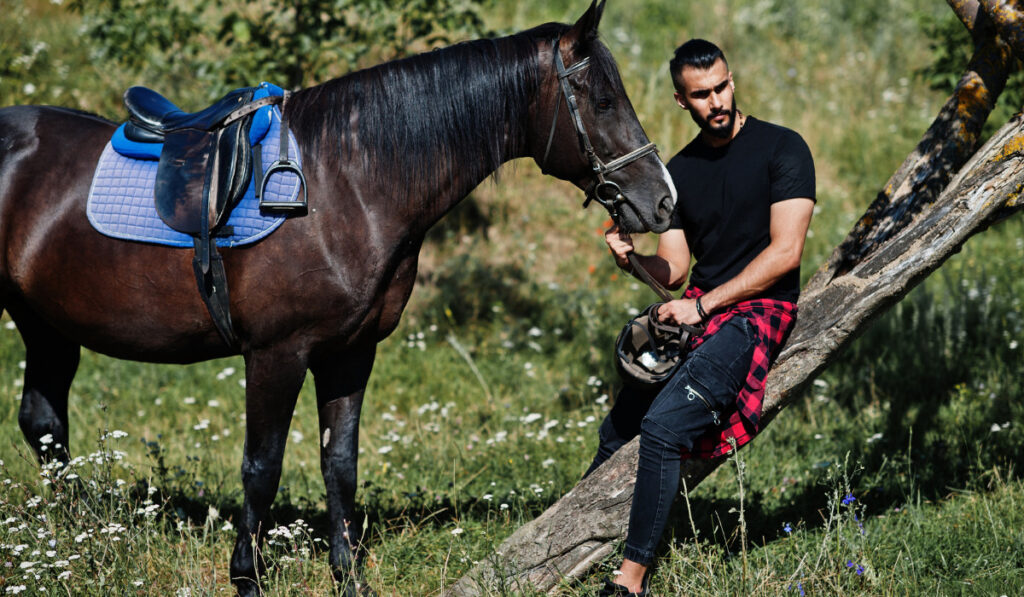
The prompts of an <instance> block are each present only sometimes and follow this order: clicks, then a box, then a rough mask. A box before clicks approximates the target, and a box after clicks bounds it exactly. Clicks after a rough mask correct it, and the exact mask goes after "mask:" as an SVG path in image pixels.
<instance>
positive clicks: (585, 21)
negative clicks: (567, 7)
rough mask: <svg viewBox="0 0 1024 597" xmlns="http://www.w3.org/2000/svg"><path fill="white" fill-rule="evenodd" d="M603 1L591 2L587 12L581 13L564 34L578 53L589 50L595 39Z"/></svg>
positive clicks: (595, 0)
mask: <svg viewBox="0 0 1024 597" xmlns="http://www.w3.org/2000/svg"><path fill="white" fill-rule="evenodd" d="M605 1H606V0H601V2H600V3H598V1H597V0H593V1H592V2H591V3H590V8H588V9H587V12H585V13H583V16H582V17H580V19H579V20H578V21H576V24H575V25H573V26H572V28H570V29H569V31H568V32H567V33H566V34H565V37H566V38H567V39H569V40H570V41H571V42H572V43H573V45H574V46H575V48H576V50H577V51H578V52H586V51H587V50H589V49H590V45H591V44H593V43H594V41H595V40H596V39H597V27H598V25H600V24H601V15H603V14H604V5H605Z"/></svg>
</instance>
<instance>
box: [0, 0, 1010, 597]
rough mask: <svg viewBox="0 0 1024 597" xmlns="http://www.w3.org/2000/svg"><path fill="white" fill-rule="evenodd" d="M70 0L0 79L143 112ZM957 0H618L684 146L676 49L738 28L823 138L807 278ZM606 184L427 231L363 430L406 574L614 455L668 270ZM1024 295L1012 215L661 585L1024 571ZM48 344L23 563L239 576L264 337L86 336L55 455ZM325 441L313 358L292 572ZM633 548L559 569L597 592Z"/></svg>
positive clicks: (706, 505) (4, 481)
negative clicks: (68, 433)
mask: <svg viewBox="0 0 1024 597" xmlns="http://www.w3.org/2000/svg"><path fill="white" fill-rule="evenodd" d="M59 4H60V3H59V2H56V3H54V2H44V1H42V0H12V4H11V6H10V9H9V10H8V8H7V7H6V5H5V13H6V15H5V18H4V20H3V21H0V58H2V59H3V60H4V62H0V105H9V104H13V103H26V102H34V103H59V104H61V105H67V106H71V107H77V108H82V109H88V110H93V111H98V112H101V113H103V114H104V115H107V116H109V117H111V118H117V119H120V118H123V114H121V113H120V112H119V111H118V110H119V108H118V106H117V98H118V97H119V95H120V92H121V90H122V89H123V87H125V86H127V84H130V83H131V82H132V81H130V79H131V77H130V75H129V74H126V73H124V72H120V71H118V70H117V69H113V68H104V66H103V64H101V63H96V62H95V60H94V58H95V57H94V56H92V55H91V54H90V53H89V48H88V44H87V42H86V41H83V40H80V39H77V37H76V36H75V35H73V32H74V31H75V28H76V27H77V26H78V22H79V21H78V17H77V16H75V15H70V14H69V13H67V11H66V10H65V8H64V7H62V6H60V5H59ZM584 8H585V6H584V3H583V2H568V1H566V0H553V1H549V2H544V3H541V2H533V1H529V2H518V3H502V4H501V5H500V6H492V7H491V8H490V9H489V10H490V11H491V12H490V13H489V15H488V18H487V23H488V26H490V27H492V28H494V29H498V30H509V31H512V30H517V29H521V28H524V27H527V26H530V25H533V24H537V23H540V22H544V21H548V20H561V21H567V20H572V19H574V18H575V17H576V16H577V15H578V13H581V12H582V10H583V9H584ZM946 13H950V11H949V9H948V8H947V7H946V4H945V3H944V2H941V1H938V0H908V1H896V0H870V1H865V2H860V3H848V2H844V1H842V0H809V1H808V2H803V3H790V2H783V1H782V0H757V1H755V0H749V1H739V0H725V1H723V2H720V3H718V4H715V5H709V6H698V5H686V6H681V5H680V4H679V3H676V2H670V1H669V0H645V1H643V2H633V3H626V2H622V1H616V0H611V2H610V5H609V8H608V14H606V17H605V23H604V25H603V36H604V38H605V41H606V43H607V44H608V45H609V47H610V48H611V49H612V51H613V53H614V54H615V55H616V58H617V59H618V61H619V64H620V69H621V71H622V74H623V78H624V80H625V83H626V87H627V90H628V91H629V93H630V95H631V98H632V100H633V102H634V105H635V106H636V108H637V112H638V114H639V115H640V118H641V121H642V122H643V123H644V125H645V127H646V129H647V131H648V134H649V135H650V136H651V138H652V140H654V141H655V142H657V143H658V145H659V146H660V147H661V148H662V156H663V158H666V159H667V158H668V157H669V156H670V155H671V154H672V153H673V152H674V151H676V150H677V149H678V148H679V147H681V146H682V144H683V143H684V142H685V141H686V140H688V139H689V138H690V137H692V136H693V135H694V134H695V130H696V129H695V127H694V126H693V125H692V123H691V122H690V121H689V118H688V117H686V116H685V114H683V113H682V112H681V111H679V110H678V108H675V106H674V104H673V102H672V96H671V86H670V83H669V81H668V79H667V76H666V62H667V57H668V56H669V55H670V53H671V51H672V49H674V48H675V46H676V45H678V43H680V42H682V41H684V40H685V39H686V38H688V37H690V36H694V35H699V36H703V37H707V38H709V39H712V40H715V41H718V42H720V43H721V44H722V45H723V47H724V49H725V50H726V53H727V55H728V56H729V58H730V65H731V66H732V69H733V71H734V73H735V75H736V81H737V87H738V90H737V97H738V101H739V103H740V108H741V109H743V110H744V111H746V112H747V113H750V114H753V115H755V116H758V117H761V118H764V119H766V120H771V121H775V122H778V123H780V124H784V125H787V126H790V127H792V128H794V129H796V130H798V131H799V132H801V133H802V134H803V135H804V137H805V138H806V139H807V141H808V143H809V145H810V146H811V148H812V151H813V152H814V156H815V160H816V165H817V169H818V192H819V202H818V209H817V213H816V216H815V220H814V222H813V223H812V236H811V238H810V241H809V244H808V247H807V250H806V253H805V258H804V266H803V273H804V276H805V278H806V277H807V276H809V274H810V273H811V272H813V270H814V269H815V268H816V267H817V265H818V264H820V263H821V262H822V261H823V260H824V259H825V258H826V257H827V255H828V254H829V252H830V251H831V248H832V247H833V246H834V245H835V244H837V243H838V242H839V241H840V240H841V239H842V238H843V237H844V236H845V234H846V233H847V232H848V230H849V228H850V227H851V225H852V224H853V222H854V221H855V219H856V218H857V217H858V216H859V215H860V214H861V212H862V211H863V210H864V209H865V208H866V207H867V205H868V204H869V203H870V201H871V200H872V199H873V198H874V195H875V193H877V191H878V189H880V188H881V186H882V185H883V184H884V183H885V181H886V180H887V178H888V176H889V175H890V174H891V172H892V171H893V170H894V169H895V168H896V167H897V166H898V165H899V163H900V162H901V161H902V159H903V157H904V156H905V155H906V154H907V153H908V152H909V151H910V150H911V149H912V148H913V147H914V145H915V144H916V143H917V141H918V139H919V137H920V135H921V134H922V133H923V131H924V130H925V129H926V128H927V126H928V124H929V123H930V122H931V119H932V118H933V117H934V115H935V114H936V112H937V111H938V108H939V106H940V105H941V104H942V102H943V101H944V99H945V97H944V92H943V91H936V90H933V89H931V88H930V87H929V85H928V83H927V81H925V80H924V78H923V77H922V76H920V75H918V74H917V73H919V72H920V71H921V69H923V68H924V67H926V66H927V65H928V64H929V62H930V59H931V56H932V50H931V48H930V46H929V40H928V39H927V37H926V36H925V34H924V33H923V32H924V30H925V28H926V27H927V24H928V23H930V22H933V21H935V20H936V19H943V18H947V16H946ZM950 14H951V13H950ZM147 83H149V84H150V85H151V86H153V87H157V88H160V87H161V85H160V81H159V80H153V81H147ZM243 83H247V82H240V83H239V84H243ZM184 99H188V98H184ZM183 103H186V104H187V102H185V101H183ZM1017 108H1019V106H1018V107H1013V106H1003V107H1001V108H1000V109H999V111H998V113H997V115H996V116H994V118H1002V119H1004V120H1005V118H1006V117H1007V115H1008V114H1010V113H1012V112H1013V111H1015V110H1016V109H1017ZM581 199H582V198H581V197H580V196H579V193H578V192H577V191H576V190H575V189H574V188H573V187H570V186H569V185H567V184H566V183H562V182H559V181H555V180H553V179H548V178H544V177H543V176H541V175H540V173H539V172H538V171H537V168H536V167H535V166H534V165H533V164H531V163H525V162H524V163H521V164H516V165H512V166H511V167H509V168H506V171H504V172H503V173H502V177H501V181H500V183H499V184H497V185H495V184H493V183H491V182H488V183H485V184H484V185H482V186H481V187H480V188H479V189H478V190H477V191H476V192H474V194H473V195H472V196H471V197H470V198H469V199H467V200H466V201H465V202H464V203H463V204H461V205H460V207H459V208H457V209H456V210H455V212H453V213H452V214H450V215H449V216H448V217H447V218H446V219H445V220H444V221H442V223H441V224H440V225H439V226H438V227H437V229H435V230H434V231H433V232H432V235H431V238H430V240H429V242H428V245H427V246H426V247H425V249H424V252H423V259H422V267H421V272H420V278H421V279H420V283H419V285H418V287H417V290H416V291H415V292H414V294H413V297H412V300H411V303H410V305H409V308H408V310H407V311H406V314H405V316H404V318H403V321H402V324H401V326H400V328H399V330H398V331H397V332H396V333H395V334H394V335H393V336H392V337H391V338H389V339H388V340H386V341H385V342H383V343H382V344H381V345H380V350H379V356H378V360H377V364H376V367H375V370H374V375H373V377H372V378H371V382H370V386H369V389H368V394H367V396H368V397H367V401H366V405H365V407H364V412H363V418H362V424H361V430H360V451H361V460H360V472H359V480H360V481H359V482H360V490H359V493H358V497H357V499H358V501H359V503H360V504H361V506H362V508H363V510H364V512H365V523H364V526H365V534H364V541H365V543H366V546H367V549H368V559H367V561H366V562H365V566H364V573H365V576H366V578H367V580H368V581H369V582H370V583H371V584H372V585H373V586H374V587H375V588H376V589H377V590H378V591H379V592H380V593H381V594H382V595H401V596H407V595H411V596H418V595H436V594H438V593H439V592H440V591H441V590H442V589H444V588H445V587H446V586H448V585H450V584H451V583H452V582H453V581H454V580H455V579H457V578H459V577H460V576H461V575H462V574H463V573H464V572H466V571H467V570H469V568H470V567H471V566H472V565H473V563H474V562H478V561H484V560H486V559H487V558H488V557H489V554H490V553H491V551H492V550H493V548H494V547H495V546H497V545H498V544H499V543H500V542H501V541H502V540H503V539H504V538H505V537H507V536H508V535H509V534H510V533H511V532H512V531H513V530H514V529H515V528H517V527H518V526H519V525H520V524H522V523H523V522H525V521H527V520H529V519H531V518H533V517H534V516H536V515H537V514H539V513H540V512H542V511H543V510H544V509H545V508H547V507H548V506H549V505H550V504H551V503H553V502H554V501H555V500H557V499H558V497H559V496H561V495H562V494H564V493H565V492H566V491H568V490H569V489H570V488H571V487H572V486H573V485H574V484H575V482H576V481H577V480H578V478H579V476H580V475H581V474H582V472H583V471H584V470H585V469H586V467H587V465H588V464H589V462H590V459H591V456H592V454H593V450H594V448H595V446H596V432H597V426H598V425H599V423H600V421H601V419H602V417H603V416H604V414H605V412H606V411H607V410H608V408H609V407H610V403H611V401H612V400H613V399H614V395H615V390H616V389H617V385H618V381H617V379H616V376H615V372H614V368H613V366H612V362H611V356H610V355H611V344H612V341H613V339H614V336H615V334H616V333H617V332H618V329H619V327H620V326H621V325H622V323H624V322H625V320H626V319H627V318H628V317H629V315H630V314H631V313H633V312H635V311H636V310H637V309H639V308H642V307H643V306H645V305H646V304H648V303H649V302H653V301H654V300H655V297H654V296H653V295H652V294H651V293H650V291H648V290H645V289H643V288H641V287H640V286H639V285H638V284H637V283H634V282H633V281H631V280H626V279H624V278H623V277H622V276H620V275H619V274H618V273H617V270H616V268H615V267H614V264H613V263H612V260H611V259H610V258H609V257H608V255H607V250H606V248H605V247H604V243H603V240H602V237H601V234H600V230H601V228H602V224H603V221H604V219H605V217H606V216H605V215H604V214H602V213H598V212H597V210H596V209H591V210H588V211H583V210H581V209H580V208H579V202H580V201H581ZM641 242H642V243H643V244H642V246H643V247H646V248H650V247H652V246H653V243H654V239H649V238H648V239H642V241H641ZM553 255H554V256H558V258H557V259H552V256H553ZM1022 296H1024V221H1022V220H1021V219H1020V218H1019V217H1018V218H1016V219H1012V220H1009V221H1007V222H1004V223H1002V224H1000V225H998V226H996V227H994V228H993V229H991V230H989V231H987V232H985V233H983V234H982V235H980V236H978V237H977V238H975V239H973V240H972V241H970V242H969V243H968V244H967V245H966V247H965V248H964V250H963V251H962V252H961V253H960V254H958V255H957V256H955V257H954V258H952V259H951V260H950V261H949V262H948V263H947V264H946V265H945V266H944V267H943V268H942V269H941V270H940V271H938V272H937V273H936V274H934V275H933V276H932V277H931V278H930V279H928V280H927V281H926V282H925V283H923V284H922V285H921V286H920V287H919V288H918V289H916V290H915V291H913V292H912V293H911V294H910V295H909V296H908V297H907V298H906V299H905V300H904V301H903V302H902V303H900V304H899V305H897V306H896V307H895V308H894V309H893V310H892V311H890V312H889V313H887V314H886V315H885V316H883V317H882V318H880V319H879V320H878V321H877V322H876V323H875V324H874V325H873V326H872V327H871V329H870V330H868V332H867V333H866V334H865V335H864V336H862V337H861V338H860V339H859V340H857V341H856V342H855V343H854V345H853V346H852V347H851V348H850V349H849V350H848V351H846V352H845V353H844V354H843V356H842V357H841V358H840V359H839V360H838V361H837V362H836V363H835V364H834V365H833V366H832V367H831V368H829V369H828V370H827V371H826V372H825V373H824V374H823V375H822V376H821V377H820V378H819V379H817V380H816V381H815V382H814V384H813V386H812V388H811V390H810V391H809V392H807V394H806V395H805V396H803V397H801V398H800V399H798V401H797V402H796V403H794V404H793V405H792V406H791V407H790V408H789V409H788V410H787V411H785V412H784V413H783V414H782V415H781V416H780V417H779V418H778V420H777V421H775V422H774V423H773V424H772V425H771V426H770V427H769V428H768V429H767V430H765V432H764V433H763V434H762V436H761V437H759V438H758V439H757V440H756V441H754V442H753V443H752V444H751V446H750V447H749V448H747V449H744V450H743V451H741V453H740V454H739V457H738V458H736V459H734V460H733V461H732V462H729V463H726V465H724V466H722V467H721V468H720V469H719V470H718V472H716V473H715V474H714V475H713V476H712V477H711V478H709V479H708V480H707V481H705V482H704V483H703V484H701V485H700V487H698V488H697V489H695V490H694V491H693V492H692V493H688V494H687V495H686V496H685V499H680V500H679V503H678V508H677V512H676V514H675V518H674V522H673V525H672V530H671V535H672V536H671V537H669V538H668V540H666V541H665V542H664V544H663V558H662V559H661V561H660V565H659V569H658V572H657V575H656V576H655V581H654V589H655V593H656V594H659V595H662V594H664V595H677V594H714V595H732V594H755V595H777V594H793V595H802V594H805V593H806V594H808V595H890V594H899V595H918V594H927V595H996V596H998V595H1019V594H1022V593H1024V572H1022V570H1024V555H1022V554H1024V530H1022V529H1024V514H1022V512H1024V509H1022V507H1024V485H1022V477H1021V474H1020V471H1019V470H1018V469H1017V466H1016V458H1017V457H1018V456H1019V455H1020V454H1021V451H1022V448H1024V416H1022V414H1024V412H1022V410H1024V406H1022V400H1021V399H1022V397H1024V375H1022V373H1024V356H1022V352H1024V347H1022V346H1021V343H1024V313H1022V299H1021V297H1022ZM5 324H6V325H5ZM23 359H24V350H23V347H22V345H21V341H20V338H19V337H18V335H17V331H16V330H14V329H13V324H11V323H10V320H9V319H8V318H7V317H6V316H5V317H4V319H3V320H2V322H0V363H3V366H2V367H0V587H2V589H0V590H2V591H3V593H4V594H17V593H19V592H21V591H24V592H25V594H46V595H64V594H67V595H104V594H109V593H114V594H119V595H123V594H138V595H190V596H195V595H208V594H222V593H223V594H230V593H231V592H232V590H233V589H232V588H231V586H230V584H229V582H228V572H227V567H228V560H229V557H230V551H231V548H232V545H233V541H234V531H233V530H232V519H233V517H235V516H236V515H237V513H238V511H239V508H240V504H241V481H240V477H239V466H240V461H241V448H242V440H243V436H244V429H245V421H244V416H243V415H242V413H243V412H244V408H243V404H244V390H243V387H242V386H243V377H242V371H243V369H244V368H243V365H242V362H241V359H240V358H235V359H227V360H222V361H216V362H209V363H201V364H197V365H191V366H157V365H149V364H139V363H132V362H125V361H116V360H113V359H110V358H107V357H104V356H101V355H97V354H94V353H85V354H84V355H83V360H82V366H81V368H80V370H79V373H78V376H77V378H76V381H75V385H74V386H73V388H72V398H71V406H70V409H71V422H72V446H71V447H72V451H73V454H74V455H75V456H80V457H81V459H79V460H76V461H75V462H74V464H73V466H72V467H71V468H70V469H69V470H68V471H64V472H60V473H58V472H57V471H50V470H45V469H44V470H40V468H39V466H38V465H37V464H36V463H35V461H34V458H33V457H31V455H30V450H29V449H28V448H27V446H26V445H25V443H24V441H23V439H22V437H21V433H20V431H19V429H18V425H17V412H18V407H19V401H20V391H21V387H20V386H21V375H22V369H21V367H19V363H21V365H22V366H23V363H22V361H23ZM316 438H317V423H316V412H315V397H314V396H313V395H312V384H311V383H310V384H307V387H306V388H304V390H303V394H302V396H301V397H300V399H299V404H298V408H297V411H296V413H295V417H294V420H293V422H292V427H291V440H290V442H289V445H288V451H287V454H286V458H285V470H284V474H283V478H282V483H281V492H280V495H279V496H278V498H277V501H276V502H275V508H274V511H273V514H274V519H275V525H277V528H276V529H275V531H274V532H273V533H272V535H273V536H272V539H271V541H270V542H269V544H268V545H267V546H266V552H267V554H268V555H270V556H271V557H272V559H273V560H274V561H275V562H276V565H275V566H274V567H273V568H272V570H271V572H270V573H269V574H268V576H267V577H266V578H265V579H264V580H265V590H266V591H267V592H268V593H269V594H272V595H321V594H325V593H326V592H328V591H329V589H330V588H331V586H332V582H331V580H330V574H329V571H328V567H327V556H326V553H325V551H324V549H323V548H324V545H325V543H324V538H325V536H324V528H325V527H326V511H325V503H324V490H323V485H322V481H321V479H320V474H319V452H318V445H317V444H318V442H317V441H316ZM741 492H742V494H743V496H744V500H743V503H742V507H741V504H740V501H739V496H740V494H741ZM741 519H742V520H743V521H744V522H745V525H744V527H741V525H740V521H741ZM742 528H745V533H744V532H743V530H742ZM615 565H617V561H616V560H615V559H614V558H612V559H609V560H608V561H607V562H606V563H604V564H603V565H602V566H601V567H600V569H599V570H597V571H596V572H595V575H594V576H592V577H590V578H588V579H585V580H584V581H583V582H581V583H566V585H565V586H563V587H562V588H561V589H560V594H563V595H579V596H586V595H593V594H595V593H596V587H597V586H598V585H599V583H600V581H601V579H602V578H603V576H604V575H605V574H606V573H608V571H609V570H610V569H611V568H612V567H613V566H615Z"/></svg>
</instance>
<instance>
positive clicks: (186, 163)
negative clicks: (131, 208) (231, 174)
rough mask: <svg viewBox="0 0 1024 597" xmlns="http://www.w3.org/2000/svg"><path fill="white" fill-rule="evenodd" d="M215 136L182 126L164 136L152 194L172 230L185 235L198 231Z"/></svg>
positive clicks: (157, 208)
mask: <svg viewBox="0 0 1024 597" xmlns="http://www.w3.org/2000/svg"><path fill="white" fill-rule="evenodd" d="M216 136H218V133H216V132H210V131H200V130H195V129H185V130H182V131H176V132H174V133H172V134H168V135H167V136H166V137H165V138H164V146H163V149H162V150H161V152H160V165H159V166H158V167H157V171H156V186H155V187H154V194H155V196H156V197H155V199H156V211H157V213H158V214H159V215H160V219H161V220H163V221H164V223H165V224H167V225H168V226H170V227H171V228H173V229H174V230H177V231H179V232H184V233H186V234H197V233H198V232H199V231H200V230H201V227H202V219H201V218H202V215H201V209H200V205H201V204H202V199H203V190H204V187H205V186H206V174H207V171H208V170H209V169H210V165H211V158H212V156H213V154H214V153H215V152H214V150H215V148H216V145H215V144H214V138H215V137H216Z"/></svg>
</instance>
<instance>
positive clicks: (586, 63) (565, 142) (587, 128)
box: [532, 0, 676, 232]
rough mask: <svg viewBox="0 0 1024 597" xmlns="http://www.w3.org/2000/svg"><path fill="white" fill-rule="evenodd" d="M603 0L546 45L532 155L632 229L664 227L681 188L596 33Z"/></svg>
mask: <svg viewBox="0 0 1024 597" xmlns="http://www.w3.org/2000/svg"><path fill="white" fill-rule="evenodd" d="M604 4H605V3H604V0H602V1H601V3H600V4H598V2H597V0H594V1H593V3H591V5H590V8H589V9H588V10H587V12H586V13H585V14H584V15H583V16H582V17H580V19H579V21H577V22H576V24H575V25H573V26H572V27H570V28H569V29H568V30H567V31H565V32H564V33H562V35H561V36H559V37H558V38H556V39H552V40H551V44H550V45H548V46H545V47H543V48H542V50H541V58H540V60H541V65H542V67H541V68H542V77H543V79H542V84H541V91H540V93H541V97H540V99H539V100H538V104H537V111H536V116H537V118H536V119H535V122H536V123H537V129H536V131H535V132H536V133H537V134H535V136H534V143H532V145H533V148H534V151H533V152H532V153H533V157H534V159H535V160H537V163H538V164H539V165H540V167H541V169H542V170H543V171H544V172H545V173H547V174H551V175H553V176H557V177H558V178H561V179H564V180H568V181H570V182H572V183H573V184H575V185H576V186H578V187H579V188H581V189H583V190H584V191H585V192H586V193H587V203H585V204H584V205H587V204H589V202H590V201H592V200H596V201H598V202H599V203H601V204H602V205H603V206H604V207H605V208H606V209H608V211H609V212H610V213H611V214H612V216H613V218H615V219H616V220H617V221H618V222H619V224H620V225H621V226H622V227H623V228H624V229H625V230H626V231H629V232H646V231H651V232H664V231H665V230H666V229H668V225H669V221H670V219H671V216H672V209H673V207H674V206H675V201H676V189H675V187H674V186H673V184H672V180H671V179H670V178H669V175H668V171H667V170H666V169H665V165H664V164H662V162H661V160H660V159H658V155H657V153H655V148H654V145H653V144H652V143H651V142H650V141H649V140H648V138H647V134H646V133H644V129H643V127H642V126H640V122H639V121H638V120H637V117H636V113H635V112H634V111H633V105H632V104H631V103H630V101H629V98H628V97H626V90H625V88H624V87H623V85H622V79H621V78H620V77H619V72H618V69H617V67H616V66H615V61H614V60H613V59H612V56H611V53H610V52H609V51H608V48H606V47H605V46H604V44H602V43H601V42H600V41H599V40H598V38H597V27H598V24H599V23H600V21H601V14H602V13H603V12H604ZM545 64H546V65H548V67H547V70H545V66H544V65H545Z"/></svg>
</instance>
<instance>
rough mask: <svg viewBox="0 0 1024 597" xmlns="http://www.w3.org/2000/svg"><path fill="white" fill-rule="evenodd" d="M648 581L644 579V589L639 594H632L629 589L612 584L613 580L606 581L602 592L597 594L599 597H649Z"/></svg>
mask: <svg viewBox="0 0 1024 597" xmlns="http://www.w3.org/2000/svg"><path fill="white" fill-rule="evenodd" d="M647 594H648V591H647V579H646V578H645V579H644V588H643V590H641V591H640V592H639V593H631V592H630V591H629V589H628V588H627V587H624V586H622V585H620V584H616V583H614V582H612V580H611V579H610V578H609V579H605V581H604V586H603V587H601V592H600V593H598V594H597V597H647Z"/></svg>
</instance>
